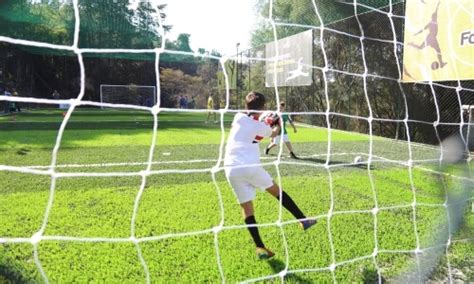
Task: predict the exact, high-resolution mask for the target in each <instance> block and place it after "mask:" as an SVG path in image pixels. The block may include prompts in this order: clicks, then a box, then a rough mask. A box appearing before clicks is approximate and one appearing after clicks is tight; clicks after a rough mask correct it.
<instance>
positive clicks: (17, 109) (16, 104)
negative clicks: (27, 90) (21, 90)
mask: <svg viewBox="0 0 474 284" xmlns="http://www.w3.org/2000/svg"><path fill="white" fill-rule="evenodd" d="M12 95H13V96H14V97H19V95H18V92H17V91H16V90H15V89H13V92H12ZM13 109H14V110H15V111H17V112H21V108H20V103H19V102H15V103H14V105H13Z"/></svg>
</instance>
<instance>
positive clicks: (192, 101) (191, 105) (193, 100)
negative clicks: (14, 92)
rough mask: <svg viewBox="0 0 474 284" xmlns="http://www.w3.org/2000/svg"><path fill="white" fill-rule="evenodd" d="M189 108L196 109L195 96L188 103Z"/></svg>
mask: <svg viewBox="0 0 474 284" xmlns="http://www.w3.org/2000/svg"><path fill="white" fill-rule="evenodd" d="M188 106H189V108H190V109H195V108H196V100H195V99H194V96H192V97H191V101H190V102H189V103H188Z"/></svg>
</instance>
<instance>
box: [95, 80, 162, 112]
mask: <svg viewBox="0 0 474 284" xmlns="http://www.w3.org/2000/svg"><path fill="white" fill-rule="evenodd" d="M100 102H101V103H111V104H127V105H138V106H146V107H152V106H154V105H156V102H157V98H156V87H155V86H145V85H109V84H101V85H100ZM103 108H104V106H101V109H103Z"/></svg>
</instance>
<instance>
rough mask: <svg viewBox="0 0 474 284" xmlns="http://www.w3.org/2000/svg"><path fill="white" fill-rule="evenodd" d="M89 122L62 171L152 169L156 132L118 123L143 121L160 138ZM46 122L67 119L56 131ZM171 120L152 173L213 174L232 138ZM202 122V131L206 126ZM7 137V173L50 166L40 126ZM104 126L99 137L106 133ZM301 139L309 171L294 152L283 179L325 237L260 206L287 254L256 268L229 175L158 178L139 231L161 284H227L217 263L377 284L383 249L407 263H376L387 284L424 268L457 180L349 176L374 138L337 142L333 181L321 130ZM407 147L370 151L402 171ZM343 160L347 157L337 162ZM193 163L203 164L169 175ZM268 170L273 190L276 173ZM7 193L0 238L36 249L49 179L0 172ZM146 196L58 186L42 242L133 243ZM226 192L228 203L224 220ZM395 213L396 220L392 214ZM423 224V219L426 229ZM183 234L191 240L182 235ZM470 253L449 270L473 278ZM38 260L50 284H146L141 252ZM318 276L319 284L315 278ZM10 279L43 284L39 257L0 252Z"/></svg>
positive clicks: (459, 250) (122, 248)
mask: <svg viewBox="0 0 474 284" xmlns="http://www.w3.org/2000/svg"><path fill="white" fill-rule="evenodd" d="M45 112H46V113H42V114H41V113H40V114H38V116H37V117H38V118H44V117H46V118H47V119H46V118H45V121H46V120H51V122H54V123H55V122H57V121H60V119H61V118H62V117H61V116H58V114H59V115H60V113H59V112H57V111H45ZM81 112H83V113H80V115H83V116H84V117H87V118H84V117H82V118H81V120H83V121H81V120H79V119H78V121H77V123H78V125H82V126H78V127H71V128H69V126H68V128H67V129H66V132H65V134H64V138H63V141H62V144H61V148H60V151H59V153H58V164H95V163H98V164H100V163H130V162H137V163H142V162H145V161H146V160H147V158H148V154H149V147H150V144H151V137H152V136H151V130H150V129H149V128H148V126H147V127H142V126H143V125H142V124H138V125H137V126H136V127H135V128H134V127H128V126H127V127H128V128H127V127H125V128H124V129H122V128H120V127H119V126H118V125H120V124H122V123H121V121H120V120H124V121H123V125H127V123H130V120H132V119H135V117H139V118H140V119H143V120H144V122H143V123H150V125H151V122H150V121H145V120H146V119H148V118H147V117H148V116H145V115H144V116H143V117H141V116H140V115H138V116H136V114H135V113H134V112H131V113H129V114H127V113H123V112H120V114H117V113H115V112H113V114H112V113H111V115H110V116H112V117H115V118H118V119H117V120H119V121H111V122H103V124H102V127H103V129H89V128H88V125H89V124H90V123H89V122H88V120H90V121H98V120H100V119H105V118H104V117H107V115H109V112H99V113H97V112H94V111H81ZM27 115H30V116H33V115H37V113H32V114H27ZM50 115H52V116H58V117H57V118H56V117H54V118H51V117H49V116H50ZM162 115H163V121H162V122H161V123H160V125H159V130H158V137H157V147H156V149H155V153H154V154H155V158H154V161H156V162H162V163H161V164H159V163H157V164H154V165H153V170H167V169H210V168H211V167H212V166H214V165H215V163H216V160H217V159H218V157H219V143H220V139H221V135H222V133H221V130H220V127H219V125H216V124H204V123H202V122H196V121H197V119H198V118H201V115H200V114H186V115H185V117H182V116H180V115H181V114H173V113H170V114H162ZM131 117H133V118H131ZM165 117H166V118H168V121H166V120H165V119H164V118H165ZM202 117H203V118H204V119H205V116H204V115H202ZM2 118H4V117H2ZM27 118H28V119H31V117H26V116H25V117H22V116H18V120H17V121H18V122H21V120H22V119H25V120H24V121H25V124H28V122H26V121H28V120H27ZM54 119H56V120H54ZM72 119H74V115H73V117H72ZM86 120H87V121H86ZM140 123H141V122H140ZM0 124H1V123H0ZM11 124H12V125H14V123H13V122H12V123H11ZM42 124H43V123H39V125H42ZM117 124H118V125H117ZM2 127H3V126H2ZM8 127H10V128H0V133H1V134H2V135H0V140H1V141H0V142H2V143H0V145H1V146H0V153H1V155H0V164H3V165H18V166H26V165H28V166H31V165H48V164H49V163H50V161H51V150H52V148H53V146H54V143H55V139H56V135H57V129H56V130H54V129H47V128H48V127H50V126H41V127H40V128H39V129H37V130H35V129H34V127H35V126H30V127H32V129H25V130H12V129H11V127H12V126H8ZM25 127H26V126H25ZM42 127H44V128H42ZM57 127H59V125H57ZM94 127H98V124H97V123H96V122H95V123H94ZM228 127H229V125H228V122H226V128H228ZM299 130H300V131H299V132H298V133H297V134H290V136H291V139H292V141H293V142H294V146H295V149H296V151H297V153H298V154H300V155H302V156H303V157H304V159H302V160H301V161H299V162H300V164H297V165H294V164H285V162H292V161H294V160H288V159H287V158H286V150H285V151H284V154H285V155H284V156H283V159H282V161H283V163H282V164H281V165H280V166H279V172H280V175H281V177H282V179H281V183H282V186H283V188H284V189H285V190H286V191H287V192H288V193H289V194H290V195H291V196H292V197H293V198H294V199H295V201H296V202H297V203H298V204H299V205H300V206H301V208H302V210H303V211H304V212H305V213H306V214H307V215H308V216H319V224H318V225H317V226H316V227H314V228H313V229H311V230H309V231H307V232H302V231H301V230H300V229H299V226H298V225H297V224H296V223H295V222H294V220H293V217H292V216H291V215H290V214H289V213H288V212H286V211H283V212H282V213H283V215H282V221H283V222H284V225H283V226H282V227H281V228H280V227H279V226H277V225H276V223H275V222H276V221H277V220H278V216H279V210H280V208H279V204H278V202H277V201H276V200H275V199H274V198H272V197H271V196H269V195H266V194H263V193H259V194H257V200H256V202H255V207H256V217H257V220H258V222H259V224H263V225H265V226H264V227H262V228H261V234H262V238H263V240H264V241H265V243H266V245H267V246H268V247H269V248H271V249H272V250H274V251H275V252H276V254H277V255H276V257H275V259H273V260H271V261H268V262H260V261H256V259H255V255H254V250H253V245H252V241H251V239H250V237H249V235H248V232H247V230H246V228H243V227H241V225H242V224H243V222H242V219H241V216H240V212H239V206H238V204H237V202H236V199H235V197H234V195H233V192H232V189H231V188H230V187H229V185H228V183H227V182H226V180H225V176H224V174H223V172H222V171H219V172H218V173H217V175H216V184H214V183H213V182H212V175H211V172H210V171H209V172H204V173H181V174H156V175H152V176H150V177H149V178H148V179H147V183H146V187H145V191H144V193H143V195H142V197H141V199H140V203H139V207H138V212H137V218H136V222H135V234H136V237H138V238H149V237H151V238H153V237H155V238H156V239H154V240H149V241H144V242H141V243H140V249H141V252H142V255H143V258H144V259H145V261H146V263H147V266H148V270H149V271H150V275H151V279H152V281H158V282H176V281H178V279H179V281H180V282H204V281H207V282H218V281H220V280H221V278H220V273H219V270H218V267H219V265H218V264H221V267H222V272H223V275H224V278H225V280H226V281H228V282H236V281H242V280H246V279H252V278H259V277H264V276H268V275H272V274H277V273H279V272H280V271H282V270H283V269H285V267H286V265H288V269H290V270H291V271H295V273H291V274H288V275H287V276H286V280H287V281H289V282H290V283H304V282H332V280H333V278H332V275H331V272H330V271H329V270H327V268H328V267H329V265H331V264H332V263H333V262H335V263H338V264H339V263H341V265H339V266H337V269H336V270H335V277H336V280H338V281H339V282H347V281H351V282H363V281H365V282H371V281H374V280H376V279H377V273H376V272H377V270H376V268H375V263H374V261H373V259H372V258H371V254H372V253H373V250H374V247H375V244H376V243H377V246H378V249H379V250H387V251H400V252H397V253H389V252H385V253H379V254H378V255H377V257H376V262H377V265H378V266H379V268H380V271H381V272H382V275H383V277H384V278H385V279H391V278H396V277H397V276H398V275H400V274H401V273H403V272H404V271H406V270H408V269H409V268H410V267H412V266H413V265H414V263H413V262H414V255H413V254H411V253H403V252H402V251H411V250H414V249H415V248H416V246H417V235H418V237H419V243H420V246H421V248H427V247H431V246H433V245H436V244H437V242H438V236H439V235H440V234H439V232H438V231H437V229H438V228H443V225H444V224H446V222H447V220H446V210H445V209H444V207H442V206H439V205H442V204H443V203H444V202H445V198H446V196H445V195H446V193H445V190H446V188H445V187H444V184H446V185H447V188H449V190H451V188H454V187H455V186H451V184H449V182H451V183H453V182H452V181H447V182H445V183H442V182H440V178H439V177H437V176H434V175H432V174H429V173H427V172H424V171H419V170H416V169H415V170H413V171H411V172H410V171H409V170H408V168H406V167H401V166H397V165H396V164H387V163H382V162H374V164H373V167H372V168H371V170H370V171H368V170H367V168H364V167H353V166H350V165H347V166H340V167H339V166H337V165H338V164H341V163H350V162H351V161H352V159H353V157H354V153H368V152H369V151H368V149H369V148H368V144H369V141H368V139H367V137H366V136H364V135H357V134H348V133H341V135H340V136H339V135H337V134H336V135H332V138H333V140H332V143H331V153H333V154H334V155H332V156H331V165H336V166H337V167H332V168H330V169H329V170H327V169H325V168H324V167H323V164H324V163H325V161H326V156H325V154H326V153H327V146H328V143H327V141H326V140H325V139H327V133H326V132H325V130H324V129H318V128H300V129H299ZM22 131H23V132H22ZM35 137H36V139H35ZM391 143H393V144H391ZM262 146H263V145H262ZM406 148H407V145H406V144H403V143H398V142H389V141H388V140H384V139H381V138H374V147H373V150H374V153H375V150H376V149H377V151H378V153H379V155H380V156H382V157H385V158H387V157H388V158H394V159H396V158H398V159H399V160H403V159H402V158H399V156H397V155H403V154H404V153H407V152H404V151H405V149H406ZM341 153H342V154H343V155H339V154H341ZM416 153H417V154H418V156H420V157H423V159H430V158H436V155H437V152H436V151H435V150H432V149H430V148H420V149H419V151H417V152H416ZM314 155H316V156H314ZM266 158H267V159H266V160H264V161H272V160H273V159H276V151H275V152H274V153H273V155H271V156H269V157H266ZM187 160H206V161H196V162H192V163H185V162H177V163H176V162H175V163H163V162H173V161H187ZM144 168H145V165H143V164H137V165H114V166H107V167H104V166H99V165H97V166H86V167H80V168H71V167H65V168H58V169H57V170H58V171H68V172H70V171H74V172H138V171H141V170H143V169H144ZM266 169H267V170H268V171H269V172H270V174H271V175H272V176H273V177H274V178H275V179H276V177H277V173H276V169H275V167H274V166H268V167H266ZM0 180H1V181H2V182H1V187H0V195H1V197H2V202H1V203H0V209H1V210H0V223H1V224H0V236H1V237H9V238H10V237H26V238H29V237H31V236H32V235H33V234H34V233H35V232H37V231H38V229H39V228H40V226H41V224H42V221H43V217H44V210H45V207H46V204H47V201H48V196H49V194H50V186H51V179H50V178H49V177H48V176H40V175H31V174H21V173H14V172H6V171H3V172H0ZM140 183H141V177H78V178H59V179H58V180H57V183H56V187H55V196H54V203H53V206H52V210H51V213H50V215H49V218H48V225H47V227H46V231H45V235H46V236H69V237H86V238H93V237H107V238H123V239H126V238H128V237H129V236H130V235H131V227H132V225H131V219H132V215H133V208H134V202H135V198H136V196H137V193H138V190H139V188H140ZM216 185H217V187H216ZM413 192H415V193H416V198H417V202H418V203H423V204H424V205H419V206H417V207H416V209H417V210H416V211H414V210H413V208H412V207H411V203H412V202H413V200H414V196H413ZM218 193H220V194H221V196H222V204H223V211H221V209H220V201H219V194H218ZM331 196H332V198H331ZM376 202H377V205H378V207H379V208H381V210H380V211H379V212H378V213H377V215H373V214H372V213H371V210H372V208H374V206H375V204H376ZM394 206H398V207H399V208H391V209H389V208H387V207H394ZM330 208H333V210H334V215H332V216H331V218H328V215H327V214H328V212H329V210H330ZM356 211H357V212H356ZM221 214H223V222H224V230H222V231H220V232H219V233H218V234H217V244H218V247H217V246H216V239H215V236H214V234H213V233H211V232H206V230H209V229H211V228H213V227H215V226H217V225H218V224H219V222H220V221H221V216H222V215H221ZM413 214H415V217H416V220H417V223H416V225H417V226H416V229H415V226H414V223H413V217H414V215H413ZM465 216H466V218H464V221H463V222H464V223H463V224H462V227H461V228H462V229H461V230H460V231H459V232H458V233H456V235H455V236H454V239H455V240H456V239H465V238H468V237H469V236H472V233H473V231H472V230H473V228H474V223H473V222H471V221H472V220H473V218H471V216H472V214H471V215H470V213H469V212H467V210H466V212H465ZM375 222H377V223H376V224H377V226H375ZM186 233H195V235H183V234H186ZM170 234H171V235H170ZM375 236H376V238H375ZM330 240H332V246H331V241H330ZM472 247H473V244H472V242H467V243H464V242H459V243H456V242H454V243H453V245H452V246H451V247H450V254H449V257H450V260H451V265H459V266H460V267H461V266H462V265H466V258H469V256H472V255H473V254H472V252H473V251H472ZM286 249H287V250H288V256H286ZM38 252H39V259H40V261H41V264H42V266H43V268H44V270H45V272H46V274H47V276H48V278H49V280H50V281H52V282H72V281H81V282H91V281H98V282H119V281H123V280H124V279H126V280H127V281H130V282H142V281H144V280H145V273H144V269H143V267H142V265H141V263H140V261H139V258H138V253H137V248H136V246H135V245H134V244H133V243H131V242H117V243H108V242H94V243H90V242H71V241H42V242H41V243H40V244H39V249H38ZM216 252H218V253H219V257H220V261H218V258H217V254H216ZM333 257H334V259H333ZM364 257H365V258H364ZM359 258H360V259H359ZM287 259H288V262H287ZM471 259H472V258H471ZM354 260H357V261H354ZM441 262H443V259H442V260H441ZM311 269H312V270H318V272H314V271H308V270H311ZM321 269H322V270H321ZM440 271H441V272H439V273H440V274H441V275H446V271H442V270H440ZM0 274H3V275H4V276H5V277H6V278H7V279H11V280H14V281H20V282H35V281H41V276H40V275H39V272H38V270H37V268H36V266H35V262H34V260H33V247H32V245H31V244H29V243H16V244H3V245H2V246H0ZM469 277H472V275H470V276H469ZM0 279H1V278H0ZM471 279H472V278H471Z"/></svg>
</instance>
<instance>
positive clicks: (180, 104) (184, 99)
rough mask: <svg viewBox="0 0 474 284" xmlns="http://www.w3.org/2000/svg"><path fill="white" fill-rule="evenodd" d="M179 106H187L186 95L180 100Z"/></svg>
mask: <svg viewBox="0 0 474 284" xmlns="http://www.w3.org/2000/svg"><path fill="white" fill-rule="evenodd" d="M179 108H186V98H185V97H184V96H182V97H181V99H180V100H179Z"/></svg>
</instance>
